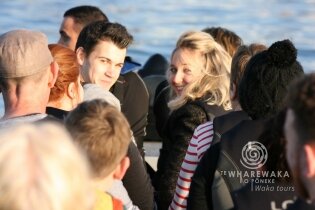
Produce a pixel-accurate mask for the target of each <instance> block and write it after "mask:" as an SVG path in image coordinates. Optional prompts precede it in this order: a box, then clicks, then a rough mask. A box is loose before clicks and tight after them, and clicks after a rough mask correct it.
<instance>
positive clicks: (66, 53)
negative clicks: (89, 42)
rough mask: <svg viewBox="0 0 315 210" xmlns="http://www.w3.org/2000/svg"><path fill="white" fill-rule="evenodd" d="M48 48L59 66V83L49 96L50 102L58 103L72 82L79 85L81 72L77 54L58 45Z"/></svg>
mask: <svg viewBox="0 0 315 210" xmlns="http://www.w3.org/2000/svg"><path fill="white" fill-rule="evenodd" d="M48 48H49V50H50V52H51V54H52V56H53V57H54V60H55V61H56V62H57V64H58V65H59V72H58V77H57V81H56V83H55V85H54V87H53V88H52V89H51V92H50V96H49V102H51V101H58V100H59V99H60V98H61V97H62V96H63V95H64V94H65V93H66V91H67V88H68V86H69V84H70V83H71V82H74V83H75V84H76V85H77V83H76V81H77V80H78V77H79V75H80V72H79V64H78V62H77V58H76V54H75V53H74V52H73V51H72V50H71V49H69V48H67V47H64V46H61V45H58V44H50V45H48ZM77 88H78V87H77Z"/></svg>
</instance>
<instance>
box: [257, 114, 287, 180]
mask: <svg viewBox="0 0 315 210" xmlns="http://www.w3.org/2000/svg"><path fill="white" fill-rule="evenodd" d="M286 110H287V109H283V110H281V111H280V112H278V113H277V114H276V115H275V116H274V117H272V118H270V119H268V121H267V122H266V123H265V128H264V131H263V133H262V134H261V135H260V137H259V138H258V139H259V141H260V142H261V143H262V144H263V145H264V146H265V147H266V149H267V151H268V159H267V161H266V164H265V165H264V168H265V170H267V171H281V172H283V173H285V172H288V173H289V176H283V177H281V176H279V177H275V179H279V180H281V181H288V182H291V181H292V176H291V172H290V170H289V166H288V162H287V160H286V151H285V146H286V140H285V137H284V132H283V126H284V122H285V118H286Z"/></svg>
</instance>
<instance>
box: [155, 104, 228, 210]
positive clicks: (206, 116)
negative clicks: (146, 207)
mask: <svg viewBox="0 0 315 210" xmlns="http://www.w3.org/2000/svg"><path fill="white" fill-rule="evenodd" d="M198 102H199V103H198ZM210 112H211V113H210ZM224 113H225V111H224V109H223V108H222V107H218V106H209V105H207V104H206V103H204V102H202V100H199V101H194V102H188V103H186V104H185V105H183V106H182V107H181V108H179V109H177V110H175V111H174V112H172V114H171V115H170V117H169V119H168V121H167V124H166V127H165V130H164V133H165V135H164V136H165V138H163V141H162V149H161V150H160V157H159V160H158V166H157V168H158V170H157V173H156V177H155V179H154V185H155V189H156V199H157V203H158V208H159V209H160V210H164V209H167V208H168V206H169V205H170V203H171V201H172V198H173V194H174V191H175V186H176V181H177V177H178V173H179V171H180V166H181V164H182V161H183V159H184V157H185V154H186V151H187V148H188V144H189V141H190V139H191V137H192V135H193V133H194V130H195V128H196V127H197V126H198V125H200V124H202V123H204V122H206V121H208V120H213V119H212V117H213V116H218V115H222V114H224ZM210 116H212V117H210Z"/></svg>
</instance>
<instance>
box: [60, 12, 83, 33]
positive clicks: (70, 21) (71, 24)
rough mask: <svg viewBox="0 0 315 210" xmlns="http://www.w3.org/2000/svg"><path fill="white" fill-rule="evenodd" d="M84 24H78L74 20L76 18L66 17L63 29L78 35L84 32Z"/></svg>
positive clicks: (62, 25)
mask: <svg viewBox="0 0 315 210" xmlns="http://www.w3.org/2000/svg"><path fill="white" fill-rule="evenodd" d="M82 27H83V26H82V24H80V23H77V22H76V21H75V19H74V17H71V16H66V17H64V18H63V21H62V23H61V28H62V29H64V30H65V29H66V30H73V31H74V32H76V33H78V34H79V33H80V32H81V30H82Z"/></svg>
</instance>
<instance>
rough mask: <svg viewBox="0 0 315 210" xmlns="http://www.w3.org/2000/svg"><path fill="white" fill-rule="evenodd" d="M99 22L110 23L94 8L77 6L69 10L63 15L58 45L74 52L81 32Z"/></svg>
mask: <svg viewBox="0 0 315 210" xmlns="http://www.w3.org/2000/svg"><path fill="white" fill-rule="evenodd" d="M98 20H104V21H108V18H107V17H106V15H105V14H104V13H103V12H102V11H101V10H100V9H99V8H98V7H94V6H87V5H84V6H77V7H73V8H71V9H69V10H67V11H66V12H65V13H64V15H63V21H62V23H61V26H60V29H59V33H60V38H59V41H58V43H59V44H61V45H65V46H67V47H69V48H70V49H72V50H74V47H75V44H76V42H77V39H78V36H79V33H80V31H81V30H82V29H83V28H84V26H86V25H88V24H90V23H92V22H94V21H98Z"/></svg>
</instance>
